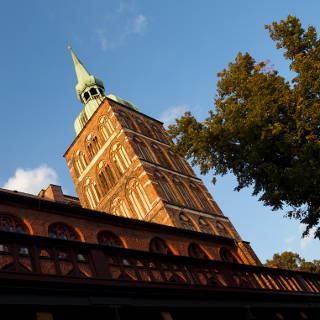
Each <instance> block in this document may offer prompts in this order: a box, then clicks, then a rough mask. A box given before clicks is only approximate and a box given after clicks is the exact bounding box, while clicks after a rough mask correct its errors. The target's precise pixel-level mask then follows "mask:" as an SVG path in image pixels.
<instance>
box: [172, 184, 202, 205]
mask: <svg viewBox="0 0 320 320" xmlns="http://www.w3.org/2000/svg"><path fill="white" fill-rule="evenodd" d="M173 181H174V185H175V187H176V189H177V191H178V193H179V195H180V196H181V198H182V200H183V202H184V203H185V204H186V206H187V207H190V208H195V207H196V205H195V202H194V200H193V198H192V197H191V195H190V193H189V190H188V189H187V188H186V186H185V185H184V184H183V183H182V182H181V181H180V180H179V179H178V178H174V180H173Z"/></svg>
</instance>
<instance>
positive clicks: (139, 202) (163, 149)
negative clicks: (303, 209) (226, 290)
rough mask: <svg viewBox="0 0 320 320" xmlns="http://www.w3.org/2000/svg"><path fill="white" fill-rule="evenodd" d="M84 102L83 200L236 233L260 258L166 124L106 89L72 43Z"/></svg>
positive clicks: (75, 154) (76, 149)
mask: <svg viewBox="0 0 320 320" xmlns="http://www.w3.org/2000/svg"><path fill="white" fill-rule="evenodd" d="M69 50H70V52H71V56H72V59H73V63H74V67H75V72H76V76H77V80H78V83H77V85H76V93H77V97H78V99H79V100H80V101H81V102H82V103H83V104H84V108H83V110H82V111H81V112H80V114H79V115H78V117H77V118H76V120H75V123H74V127H75V131H76V138H75V140H74V141H73V143H72V144H71V146H70V147H69V148H68V150H67V151H66V153H65V155H64V156H65V158H66V160H67V163H68V166H69V169H70V172H71V176H72V179H73V181H74V183H75V188H76V191H77V194H78V197H79V199H80V203H81V205H82V206H83V207H86V208H90V209H93V210H98V211H103V212H106V213H111V214H114V215H118V216H124V217H128V218H133V219H139V220H144V221H147V222H154V223H159V224H164V225H168V226H175V227H178V228H184V229H189V230H193V231H197V232H203V233H209V234H215V235H219V236H222V237H227V238H232V239H234V240H235V241H236V242H237V243H238V246H239V249H240V251H241V252H242V253H243V255H244V256H245V257H246V259H245V260H247V261H248V263H251V264H256V263H257V262H258V261H259V260H258V258H257V257H256V255H255V254H254V252H253V250H252V249H251V247H250V246H249V244H248V243H247V242H244V241H242V240H241V238H240V236H239V235H238V233H237V232H236V230H235V228H234V227H233V225H232V224H231V222H230V220H229V219H228V218H227V217H226V216H224V215H223V213H222V212H221V210H220V208H219V207H218V205H217V204H216V202H215V201H214V200H213V199H212V197H211V195H210V194H209V192H208V190H207V189H206V187H205V186H204V184H203V182H202V181H201V179H199V178H198V177H197V176H196V175H195V174H194V172H193V170H192V168H191V167H190V166H189V164H188V162H187V161H186V160H185V159H184V158H182V157H181V156H179V155H178V154H177V153H175V152H173V151H172V149H171V148H170V145H171V144H172V142H171V141H170V139H169V138H168V136H167V134H166V132H165V131H164V129H163V124H162V123H161V122H160V121H158V120H156V119H153V118H151V117H149V116H147V115H145V114H143V113H142V112H140V110H139V109H138V108H137V107H136V106H135V105H133V104H132V103H130V102H128V101H125V100H123V99H121V98H119V97H117V96H115V95H112V94H108V95H106V94H105V88H104V85H103V82H102V81H101V80H99V79H98V78H96V77H95V76H93V75H90V73H89V72H88V71H87V69H86V68H85V67H84V66H83V64H82V63H81V62H80V60H79V59H78V58H77V56H76V55H75V54H74V52H73V51H72V49H71V48H70V47H69Z"/></svg>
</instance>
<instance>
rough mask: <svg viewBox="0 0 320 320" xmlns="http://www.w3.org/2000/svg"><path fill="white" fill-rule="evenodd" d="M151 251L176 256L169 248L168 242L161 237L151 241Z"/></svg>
mask: <svg viewBox="0 0 320 320" xmlns="http://www.w3.org/2000/svg"><path fill="white" fill-rule="evenodd" d="M149 250H150V251H151V252H155V253H162V254H167V255H170V256H173V255H174V253H173V251H172V250H171V249H170V248H169V246H168V245H167V244H166V242H165V241H164V240H163V239H161V238H159V237H155V238H152V239H151V240H150V244H149Z"/></svg>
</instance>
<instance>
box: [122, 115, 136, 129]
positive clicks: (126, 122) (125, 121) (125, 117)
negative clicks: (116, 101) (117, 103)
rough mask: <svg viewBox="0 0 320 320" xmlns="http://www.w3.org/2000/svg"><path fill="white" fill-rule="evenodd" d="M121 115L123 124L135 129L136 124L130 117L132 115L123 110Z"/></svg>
mask: <svg viewBox="0 0 320 320" xmlns="http://www.w3.org/2000/svg"><path fill="white" fill-rule="evenodd" d="M119 116H120V122H121V124H122V125H123V126H124V127H126V128H128V129H131V130H135V126H134V124H133V122H132V120H131V119H130V117H129V116H128V115H127V114H126V113H125V112H123V111H119Z"/></svg>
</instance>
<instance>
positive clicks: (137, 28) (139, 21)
mask: <svg viewBox="0 0 320 320" xmlns="http://www.w3.org/2000/svg"><path fill="white" fill-rule="evenodd" d="M147 25H148V21H147V18H146V17H145V16H144V15H143V14H139V15H138V16H137V17H136V18H135V19H134V20H133V24H132V32H133V33H137V34H143V33H145V31H146V30H147Z"/></svg>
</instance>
